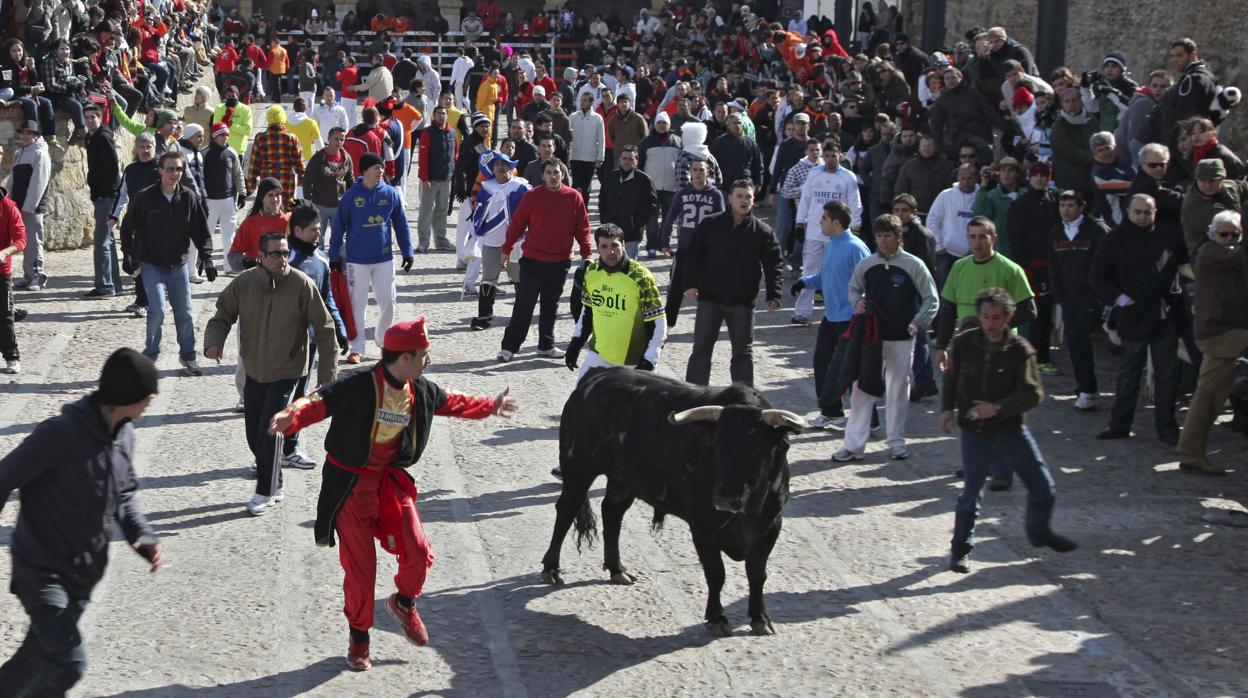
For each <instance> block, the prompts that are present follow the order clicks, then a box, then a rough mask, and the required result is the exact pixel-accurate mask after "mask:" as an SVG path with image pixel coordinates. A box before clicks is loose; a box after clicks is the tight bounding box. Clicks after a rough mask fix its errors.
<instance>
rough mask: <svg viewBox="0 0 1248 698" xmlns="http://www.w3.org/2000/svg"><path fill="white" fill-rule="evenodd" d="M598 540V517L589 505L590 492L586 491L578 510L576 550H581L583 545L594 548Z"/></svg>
mask: <svg viewBox="0 0 1248 698" xmlns="http://www.w3.org/2000/svg"><path fill="white" fill-rule="evenodd" d="M597 540H598V518H597V517H595V516H594V510H593V509H592V508H591V507H590V506H589V493H588V492H586V493H585V499H584V501H582V502H581V509H580V511H578V512H576V552H578V553H579V552H581V548H582V547H587V548H593V547H594V542H595V541H597Z"/></svg>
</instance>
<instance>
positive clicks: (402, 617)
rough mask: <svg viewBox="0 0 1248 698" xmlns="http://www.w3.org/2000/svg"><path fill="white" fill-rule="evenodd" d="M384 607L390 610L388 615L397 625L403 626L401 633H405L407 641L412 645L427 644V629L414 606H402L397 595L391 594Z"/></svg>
mask: <svg viewBox="0 0 1248 698" xmlns="http://www.w3.org/2000/svg"><path fill="white" fill-rule="evenodd" d="M386 609H387V610H389V611H390V615H392V616H394V619H395V620H397V621H399V625H401V626H403V634H404V635H407V641H408V642H410V643H412V644H413V645H419V646H420V647H424V646H425V645H427V644H429V631H428V630H426V629H425V624H424V622H423V621H421V620H420V613H419V612H417V610H416V606H415V605H414V604H413V605H412V607H411V608H410V609H409V608H403V607H402V606H400V605H399V595H398V594H391V595H390V599H389V600H388V601H386Z"/></svg>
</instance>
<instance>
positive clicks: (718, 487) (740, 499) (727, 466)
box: [667, 405, 806, 514]
mask: <svg viewBox="0 0 1248 698" xmlns="http://www.w3.org/2000/svg"><path fill="white" fill-rule="evenodd" d="M667 419H668V421H669V422H671V423H672V424H678V425H679V424H697V423H702V424H707V423H709V424H710V425H711V426H713V427H714V429H715V436H714V444H715V480H716V482H715V490H714V493H713V497H714V505H715V508H716V509H719V510H720V511H728V512H732V513H734V514H735V513H739V512H741V511H743V510H744V509H745V503H746V502H747V501H749V499H750V495H751V494H753V493H754V492H755V491H756V490H757V488H758V487H760V486H765V485H764V483H763V478H764V477H765V476H766V474H767V473H768V472H769V471H770V470H771V466H772V464H773V463H774V461H775V459H776V458H778V457H783V456H784V450H785V449H787V448H788V442H787V441H786V440H785V438H784V436H785V433H786V432H793V433H799V432H801V431H802V428H803V427H805V425H806V422H805V420H803V419H802V418H801V417H799V416H798V415H796V414H794V413H792V412H789V411H788V410H776V409H765V410H760V409H758V408H757V407H748V406H746V405H728V406H726V407H725V406H723V405H704V406H702V407H694V408H691V409H688V410H685V411H683V412H673V413H672V414H670V415H668V417H667Z"/></svg>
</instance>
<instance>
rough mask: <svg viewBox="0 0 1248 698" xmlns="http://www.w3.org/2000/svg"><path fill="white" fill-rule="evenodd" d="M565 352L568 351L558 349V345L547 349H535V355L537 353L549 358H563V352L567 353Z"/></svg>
mask: <svg viewBox="0 0 1248 698" xmlns="http://www.w3.org/2000/svg"><path fill="white" fill-rule="evenodd" d="M567 353H568V352H566V351H564V350H562V349H560V348H559V347H551V348H549V349H538V350H537V355H538V356H545V357H547V358H549V359H562V358H563V356H564V355H565V354H567Z"/></svg>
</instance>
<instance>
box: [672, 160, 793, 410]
mask: <svg viewBox="0 0 1248 698" xmlns="http://www.w3.org/2000/svg"><path fill="white" fill-rule="evenodd" d="M753 209H754V183H753V182H751V181H750V180H748V179H739V180H737V181H735V182H733V183H732V188H731V189H730V190H729V195H728V210H727V211H724V212H723V213H717V214H715V215H713V216H707V217H706V218H704V219H702V222H701V223H699V224H698V227H697V228H695V229H694V231H693V242H692V243H690V246H689V250H688V252H687V253H686V255H685V257H684V258H683V259H682V260H681V261H682V263H687V264H688V271H689V273H688V276H687V277H686V278H687V279H688V280H689V285H690V288H689V289H688V290H686V291H685V298H687V299H689V300H695V299H696V300H697V301H698V312H697V316H696V317H695V319H694V325H693V352H692V353H691V354H690V356H689V365H688V367H687V368H686V369H685V380H687V381H689V382H690V383H693V384H695V385H707V384H708V383H709V382H710V379H711V355H712V353H713V352H714V350H715V340H717V339H718V338H719V328H720V326H721V325H723V324H724V323H725V322H726V323H727V324H728V341H729V342H731V343H732V360H731V362H730V363H729V369H728V370H729V373H730V375H731V376H732V382H733V383H744V384H745V385H754V357H753V354H752V352H753V345H754V300H755V298H757V297H758V284H759V281H760V280H761V279H760V277H763V276H766V279H767V280H766V296H767V309H768V310H777V309H778V308H779V307H780V293H781V288H780V285H781V278H782V276H783V274H784V267H783V261H782V260H781V258H780V246H779V245H777V244H776V239H775V237H774V236H773V235H772V233H771V228H770V227H768V226H767V224H766V223H764V222H762V221H761V220H759V219H758V218H756V217H755V216H754V214H753Z"/></svg>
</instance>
